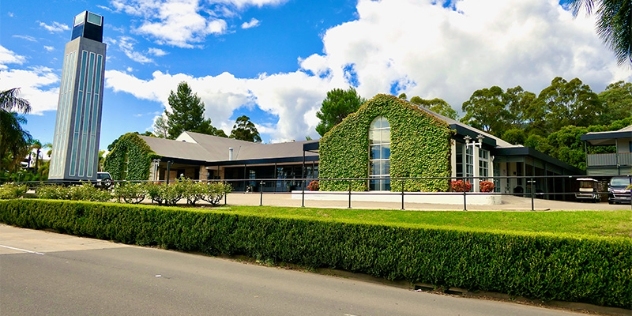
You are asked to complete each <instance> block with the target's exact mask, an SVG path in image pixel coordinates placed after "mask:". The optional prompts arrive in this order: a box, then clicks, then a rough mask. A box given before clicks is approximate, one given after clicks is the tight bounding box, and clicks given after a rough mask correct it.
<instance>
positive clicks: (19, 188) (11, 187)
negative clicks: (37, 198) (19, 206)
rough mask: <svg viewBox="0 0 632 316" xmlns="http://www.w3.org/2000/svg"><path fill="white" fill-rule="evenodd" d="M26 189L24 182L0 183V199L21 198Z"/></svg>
mask: <svg viewBox="0 0 632 316" xmlns="http://www.w3.org/2000/svg"><path fill="white" fill-rule="evenodd" d="M27 190H28V187H27V186H26V184H17V183H5V184H3V185H0V200H1V199H17V198H21V197H23V196H24V194H26V191H27Z"/></svg>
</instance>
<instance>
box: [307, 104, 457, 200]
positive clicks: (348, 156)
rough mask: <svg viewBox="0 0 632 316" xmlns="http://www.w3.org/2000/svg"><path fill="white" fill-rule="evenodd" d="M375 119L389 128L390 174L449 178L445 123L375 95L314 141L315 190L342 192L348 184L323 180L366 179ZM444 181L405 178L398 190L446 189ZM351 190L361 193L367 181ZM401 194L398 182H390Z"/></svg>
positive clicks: (357, 182)
mask: <svg viewBox="0 0 632 316" xmlns="http://www.w3.org/2000/svg"><path fill="white" fill-rule="evenodd" d="M379 116H383V117H385V118H386V119H387V120H388V122H389V124H390V127H391V157H390V168H391V169H390V175H391V178H396V177H412V178H414V177H450V175H451V170H450V166H451V164H450V142H451V140H450V137H451V135H452V131H451V130H450V128H449V127H448V125H447V123H446V122H444V121H442V120H439V119H438V118H436V117H434V116H432V115H430V114H428V113H426V112H424V111H423V110H420V109H419V108H417V107H416V106H415V105H413V104H410V103H408V102H406V101H404V100H401V99H399V98H396V97H394V96H391V95H384V94H379V95H377V96H375V97H374V98H373V99H371V100H369V101H367V102H366V103H364V104H363V105H362V106H361V107H360V109H358V111H357V112H355V113H353V114H350V115H349V116H347V117H346V118H345V119H344V120H343V121H342V122H341V123H340V124H338V125H336V126H335V127H334V128H332V129H331V130H330V131H329V132H328V133H327V134H325V136H323V138H321V140H320V149H319V152H320V163H319V172H320V178H321V179H323V180H321V184H320V189H321V190H323V191H344V190H348V189H349V182H348V181H333V180H326V179H340V178H367V177H369V127H370V125H371V122H372V121H373V120H374V119H375V118H376V117H379ZM448 183H449V181H448V180H447V179H424V180H406V181H405V182H404V191H407V192H414V191H423V192H441V191H447V190H448V187H449V185H448ZM351 189H352V190H353V191H365V190H367V181H354V182H353V183H352V188H351ZM391 190H392V191H401V190H402V183H401V182H400V181H391Z"/></svg>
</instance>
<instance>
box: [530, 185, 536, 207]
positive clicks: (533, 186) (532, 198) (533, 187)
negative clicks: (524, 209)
mask: <svg viewBox="0 0 632 316" xmlns="http://www.w3.org/2000/svg"><path fill="white" fill-rule="evenodd" d="M529 182H530V183H531V210H532V211H535V207H534V205H533V204H534V201H533V200H534V192H535V181H533V178H531V181H529Z"/></svg>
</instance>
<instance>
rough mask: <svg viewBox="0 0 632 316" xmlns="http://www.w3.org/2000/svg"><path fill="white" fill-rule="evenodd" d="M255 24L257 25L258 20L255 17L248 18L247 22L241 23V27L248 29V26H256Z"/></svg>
mask: <svg viewBox="0 0 632 316" xmlns="http://www.w3.org/2000/svg"><path fill="white" fill-rule="evenodd" d="M257 26H259V20H257V19H255V18H252V19H250V21H249V22H244V23H242V24H241V28H242V29H249V28H252V27H257Z"/></svg>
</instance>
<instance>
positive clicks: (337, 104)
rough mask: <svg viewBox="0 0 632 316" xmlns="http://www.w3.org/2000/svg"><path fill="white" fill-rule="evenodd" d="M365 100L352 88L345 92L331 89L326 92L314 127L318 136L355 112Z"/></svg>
mask: <svg viewBox="0 0 632 316" xmlns="http://www.w3.org/2000/svg"><path fill="white" fill-rule="evenodd" d="M364 102H366V99H364V98H362V97H361V96H359V95H358V93H357V92H356V90H355V89H354V88H353V87H349V89H347V90H342V89H333V90H331V91H329V92H327V97H326V98H325V100H323V103H322V105H321V108H320V111H318V113H316V117H317V118H318V119H320V123H318V125H317V126H316V132H318V134H319V135H320V136H323V135H325V133H327V132H328V131H329V130H330V129H332V128H333V127H334V126H336V125H338V124H339V123H340V122H342V120H343V119H344V118H345V117H347V116H348V115H349V114H351V113H353V112H355V111H357V110H358V109H359V108H360V105H362V103H364Z"/></svg>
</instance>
